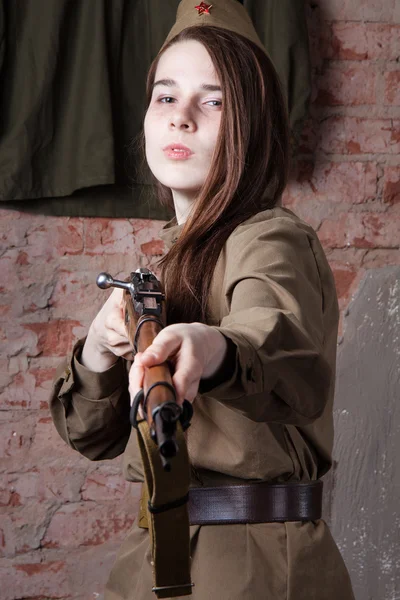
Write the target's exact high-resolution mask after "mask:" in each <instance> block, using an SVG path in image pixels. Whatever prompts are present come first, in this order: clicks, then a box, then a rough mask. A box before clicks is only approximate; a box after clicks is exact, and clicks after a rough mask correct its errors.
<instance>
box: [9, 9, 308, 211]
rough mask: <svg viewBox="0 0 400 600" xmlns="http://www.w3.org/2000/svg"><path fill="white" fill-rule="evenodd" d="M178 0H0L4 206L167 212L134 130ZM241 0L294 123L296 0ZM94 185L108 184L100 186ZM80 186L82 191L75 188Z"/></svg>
mask: <svg viewBox="0 0 400 600" xmlns="http://www.w3.org/2000/svg"><path fill="white" fill-rule="evenodd" d="M178 4H179V2H178V0H146V2H142V1H139V0H112V2H110V1H109V0H75V1H72V2H71V1H70V0H57V2H54V1H53V0H25V1H24V2H4V0H3V3H2V4H0V69H1V70H0V81H1V85H0V106H1V114H2V125H1V137H0V200H2V201H4V207H8V208H10V209H16V210H26V211H32V212H40V213H43V214H54V215H70V216H104V217H142V218H152V219H157V218H159V219H165V218H166V216H167V218H169V217H170V216H171V215H170V214H168V213H167V212H166V210H165V209H163V208H162V207H160V206H159V205H158V202H157V200H156V198H155V194H154V187H153V185H152V183H153V181H152V178H151V176H150V174H149V171H148V170H147V168H146V167H145V166H143V165H142V161H141V159H140V158H139V157H140V152H139V150H138V147H137V140H138V135H139V134H140V131H141V128H142V122H143V117H144V112H145V108H146V104H145V79H146V74H147V71H148V68H149V66H150V64H151V61H152V60H153V59H154V58H155V56H156V55H157V53H158V51H159V49H160V48H161V46H162V44H163V42H164V40H165V38H166V36H167V34H168V32H169V31H170V29H171V27H172V25H173V24H174V22H175V16H176V10H177V7H178ZM194 4H195V3H194ZM244 6H245V7H246V9H247V10H248V12H249V14H250V15H251V17H252V19H253V22H254V25H255V29H256V30H257V32H258V34H259V36H260V39H261V41H262V43H263V45H264V46H265V48H266V49H267V52H268V53H269V55H270V56H271V58H272V60H273V62H274V63H275V66H276V68H277V70H278V73H279V74H280V76H281V79H282V81H283V84H284V88H285V89H286V90H287V93H288V105H289V109H290V120H291V125H292V128H293V130H294V131H295V130H297V128H298V125H299V123H300V122H301V119H302V117H303V116H304V114H305V112H306V108H307V104H308V99H309V92H310V64H309V52H308V37H307V29H306V20H305V11H304V4H303V1H300V2H292V1H291V0H280V1H279V2H277V1H276V0H269V1H268V0H246V1H245V2H244ZM132 140H136V143H134V144H133V149H132V145H131V142H132ZM95 186H106V188H107V189H106V190H105V192H102V193H99V190H98V187H97V188H96V187H95ZM86 188H89V189H90V190H91V191H89V192H88V193H84V192H82V190H83V189H86ZM93 188H95V189H93Z"/></svg>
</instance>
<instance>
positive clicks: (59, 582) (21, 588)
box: [0, 555, 89, 600]
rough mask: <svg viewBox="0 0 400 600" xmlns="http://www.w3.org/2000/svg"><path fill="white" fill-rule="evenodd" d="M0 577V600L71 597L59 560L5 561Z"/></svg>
mask: <svg viewBox="0 0 400 600" xmlns="http://www.w3.org/2000/svg"><path fill="white" fill-rule="evenodd" d="M27 561H30V562H27ZM0 574H1V581H2V600H16V599H22V598H23V599H26V600H27V599H28V598H29V599H31V600H53V599H54V600H55V599H59V598H70V597H71V596H70V595H69V590H70V581H69V578H68V573H67V565H66V563H65V562H64V561H63V560H46V559H45V560H42V559H41V558H40V557H37V558H36V560H35V559H34V556H32V555H31V556H28V557H27V559H26V558H24V559H22V558H18V559H15V560H8V561H4V562H3V565H2V566H0ZM87 597H88V598H89V595H88V596H87Z"/></svg>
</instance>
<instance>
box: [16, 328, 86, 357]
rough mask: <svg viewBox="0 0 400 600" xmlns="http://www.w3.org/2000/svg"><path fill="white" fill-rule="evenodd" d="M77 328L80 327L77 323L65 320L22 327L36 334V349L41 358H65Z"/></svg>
mask: <svg viewBox="0 0 400 600" xmlns="http://www.w3.org/2000/svg"><path fill="white" fill-rule="evenodd" d="M79 327H81V323H80V322H79V321H74V320H67V319H64V320H61V319H60V320H57V321H50V322H48V323H26V324H25V325H24V328H25V329H27V330H30V331H33V332H34V333H36V335H37V337H38V342H37V347H38V350H39V352H40V353H41V354H42V355H43V356H65V355H66V354H67V352H68V351H69V350H71V348H72V346H73V342H74V340H76V339H77V336H76V333H75V331H74V330H75V328H79Z"/></svg>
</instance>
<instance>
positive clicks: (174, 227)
mask: <svg viewBox="0 0 400 600" xmlns="http://www.w3.org/2000/svg"><path fill="white" fill-rule="evenodd" d="M182 229H183V223H182V224H181V225H178V221H177V220H176V217H173V218H172V219H171V220H170V221H168V223H166V224H165V225H164V227H162V229H160V231H159V233H158V236H159V238H160V239H161V240H163V242H164V244H165V247H166V248H167V249H168V250H169V249H170V248H171V246H173V244H175V242H176V241H177V239H178V237H179V235H180V233H181V231H182Z"/></svg>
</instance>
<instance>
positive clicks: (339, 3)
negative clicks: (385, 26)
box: [323, 0, 398, 23]
mask: <svg viewBox="0 0 400 600" xmlns="http://www.w3.org/2000/svg"><path fill="white" fill-rule="evenodd" d="M323 6H324V17H325V19H328V20H337V21H338V20H340V21H343V20H345V21H352V22H353V21H377V22H381V23H385V22H388V23H390V22H395V21H396V19H397V17H398V13H397V12H396V11H397V0H385V1H384V2H382V0H330V1H329V2H326V3H324V4H323Z"/></svg>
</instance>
